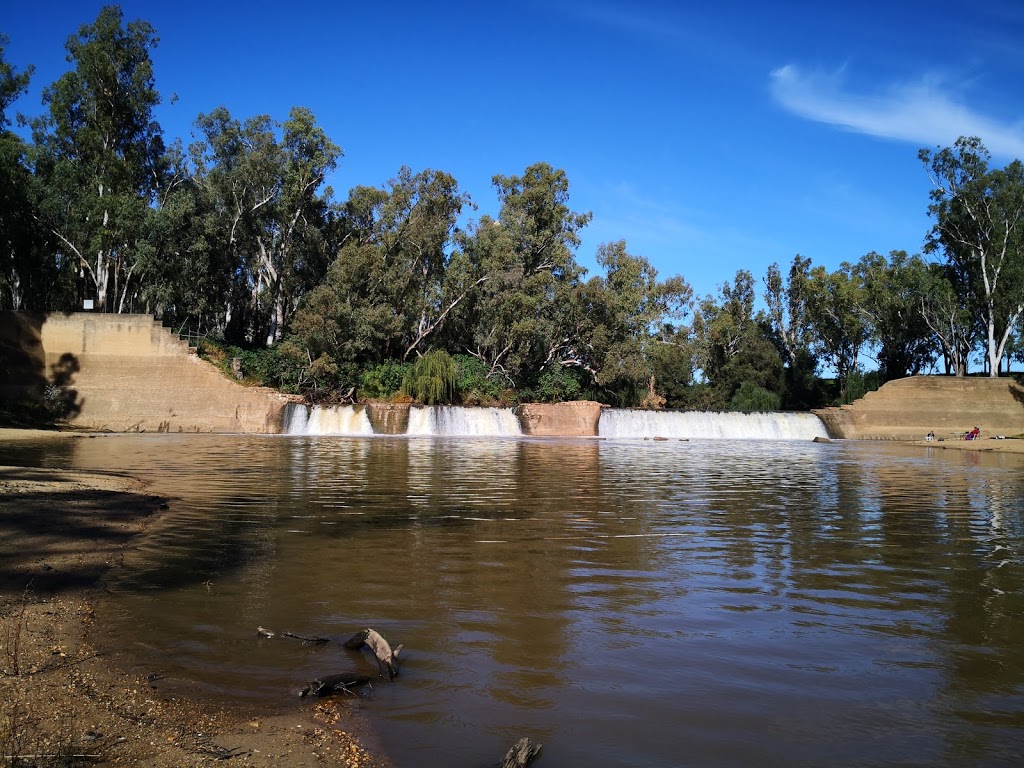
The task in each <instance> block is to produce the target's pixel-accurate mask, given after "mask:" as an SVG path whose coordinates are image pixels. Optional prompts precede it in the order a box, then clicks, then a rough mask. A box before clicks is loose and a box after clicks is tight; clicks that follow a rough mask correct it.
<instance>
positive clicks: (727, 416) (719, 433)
mask: <svg viewBox="0 0 1024 768" xmlns="http://www.w3.org/2000/svg"><path fill="white" fill-rule="evenodd" d="M598 434H599V435H600V436H601V437H633V438H640V437H666V438H676V439H690V438H693V439H700V438H708V439H718V440H813V439H814V438H816V437H828V432H827V431H826V430H825V425H824V424H823V423H822V422H821V419H819V418H818V417H817V416H815V415H814V414H813V413H783V412H778V411H776V412H770V413H741V412H734V411H719V412H707V411H643V410H636V409H628V408H626V409H619V408H606V409H605V410H603V411H602V412H601V419H600V421H599V422H598Z"/></svg>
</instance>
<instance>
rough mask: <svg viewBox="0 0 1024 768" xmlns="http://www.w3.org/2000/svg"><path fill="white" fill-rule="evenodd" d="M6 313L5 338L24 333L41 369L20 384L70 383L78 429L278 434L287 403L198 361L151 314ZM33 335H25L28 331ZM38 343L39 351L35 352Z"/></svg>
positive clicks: (2, 320) (0, 334)
mask: <svg viewBox="0 0 1024 768" xmlns="http://www.w3.org/2000/svg"><path fill="white" fill-rule="evenodd" d="M26 317H29V318H31V317H32V316H26V315H22V314H21V313H13V312H8V313H2V316H0V328H3V329H5V330H0V338H10V337H11V336H12V334H14V333H19V334H20V337H21V338H22V342H21V343H22V346H24V347H26V350H27V351H26V354H25V355H24V356H23V357H24V358H25V359H31V360H33V361H34V363H33V365H34V367H35V368H38V367H39V365H40V363H42V364H43V365H44V366H45V368H44V370H34V371H33V372H32V373H31V375H28V374H26V376H24V377H22V379H23V380H24V381H26V382H30V381H35V380H36V379H38V378H39V377H43V378H44V379H45V380H49V381H53V379H54V376H55V374H59V373H63V375H65V376H67V377H68V378H69V383H68V387H69V389H70V390H72V391H73V392H74V397H75V401H76V403H77V405H78V406H79V408H80V410H79V413H78V414H77V415H76V416H73V417H72V419H71V420H70V424H71V425H72V426H75V427H81V428H84V429H94V430H109V431H112V432H242V433H277V432H280V431H281V419H282V415H283V410H284V406H285V404H286V403H287V402H288V400H289V398H287V397H285V396H283V395H280V394H279V393H277V392H275V391H273V390H269V389H262V388H254V387H243V386H241V385H239V384H236V383H235V382H233V381H230V380H228V379H226V378H225V377H224V376H223V375H222V374H221V372H220V371H219V370H217V368H215V367H214V366H213V365H211V364H210V363H208V362H206V361H204V360H200V359H199V358H198V357H197V356H196V355H195V354H194V353H193V351H192V350H190V349H189V347H188V345H187V344H186V343H185V342H183V341H181V340H180V339H178V338H177V336H175V335H174V334H173V333H171V331H170V329H168V328H163V327H162V326H161V325H160V323H159V322H157V321H155V320H154V319H153V318H152V317H151V316H149V315H114V314H89V313H83V312H80V313H74V314H68V315H65V314H59V313H51V314H49V315H40V316H38V317H37V319H36V320H35V321H33V322H27V323H26V321H25V318H26ZM26 327H27V328H28V329H30V330H31V329H35V330H34V333H35V334H36V335H35V336H34V337H33V334H28V333H27V332H25V328H26ZM34 343H37V344H38V345H39V347H38V348H35V347H33V344H34Z"/></svg>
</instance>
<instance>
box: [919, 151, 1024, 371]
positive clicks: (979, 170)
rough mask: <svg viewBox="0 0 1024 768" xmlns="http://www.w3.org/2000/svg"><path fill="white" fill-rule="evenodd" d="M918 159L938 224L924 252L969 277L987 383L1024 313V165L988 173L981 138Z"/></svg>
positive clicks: (924, 153)
mask: <svg viewBox="0 0 1024 768" xmlns="http://www.w3.org/2000/svg"><path fill="white" fill-rule="evenodd" d="M918 156H919V157H920V159H921V161H922V162H923V163H924V164H925V167H926V168H927V169H928V175H929V178H930V180H931V182H932V186H933V189H932V192H931V199H932V203H931V205H929V206H928V212H929V214H931V216H933V217H934V219H935V225H934V226H933V227H932V230H931V231H930V232H929V234H928V238H927V240H926V244H925V251H926V252H929V253H932V252H935V251H939V250H941V251H942V252H943V253H944V254H945V256H946V259H947V261H948V262H949V263H950V264H951V265H953V266H954V267H955V269H956V270H957V271H958V272H960V273H961V274H963V275H964V276H965V278H966V280H965V284H966V287H967V290H968V291H969V295H970V300H971V304H972V305H973V307H974V311H975V312H977V313H978V315H979V318H980V320H981V324H982V327H983V328H984V332H985V341H986V359H987V362H988V370H989V376H991V377H997V376H999V372H1000V370H1001V368H1002V361H1003V357H1004V355H1005V354H1006V347H1007V343H1008V342H1009V341H1010V339H1011V337H1012V335H1013V332H1014V328H1015V327H1016V326H1017V324H1018V323H1019V322H1020V320H1021V316H1022V314H1024V252H1022V244H1024V165H1022V164H1021V162H1020V161H1019V160H1014V161H1013V162H1011V163H1010V164H1009V165H1007V166H1006V167H1005V168H1002V169H998V168H997V169H990V168H989V160H990V159H991V155H990V154H989V152H988V150H987V149H986V148H985V145H984V144H982V143H981V140H980V139H978V138H977V137H960V138H959V139H957V141H956V142H955V143H954V145H953V146H952V147H946V148H944V149H938V150H935V151H932V150H928V149H922V150H921V151H920V152H919V154H918Z"/></svg>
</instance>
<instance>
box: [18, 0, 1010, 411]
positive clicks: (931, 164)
mask: <svg viewBox="0 0 1024 768" xmlns="http://www.w3.org/2000/svg"><path fill="white" fill-rule="evenodd" d="M5 44H6V39H5V38H2V37H0V152H2V160H0V174H2V177H0V308H4V309H26V310H43V311H49V310H74V309H81V308H82V306H83V301H85V300H91V301H92V302H93V304H94V307H95V309H96V310H97V311H103V312H145V313H154V314H156V315H157V316H160V317H162V318H163V319H164V320H165V321H166V323H167V324H170V325H174V326H178V327H182V326H186V327H188V328H189V329H191V330H192V331H193V332H200V333H202V334H203V335H205V336H206V337H208V338H209V339H216V340H218V342H219V343H220V345H221V347H222V349H226V354H227V355H228V356H236V357H242V359H243V360H242V362H243V370H244V371H245V372H246V373H248V374H250V375H253V376H255V377H257V378H258V379H260V380H261V381H262V382H263V383H266V384H270V385H274V386H278V387H281V388H284V389H287V390H290V391H297V392H303V393H305V394H307V395H309V396H310V397H312V398H314V399H321V400H331V399H342V398H379V397H391V396H395V394H396V393H398V392H401V391H404V392H405V394H406V395H407V396H409V397H414V398H417V399H421V400H434V401H443V400H449V401H451V400H455V401H461V402H469V403H484V402H514V401H516V400H540V401H556V400H564V399H575V398H586V397H589V398H596V399H600V400H602V401H605V402H611V403H614V404H616V405H644V406H662V405H668V406H670V407H693V408H715V409H721V408H734V409H743V410H761V409H777V408H806V407H813V406H817V405H822V404H825V403H827V402H833V401H836V400H844V399H847V400H848V399H849V398H850V397H852V396H854V395H859V394H861V393H862V392H863V390H864V387H865V386H866V385H867V384H866V382H874V383H875V384H877V383H880V382H881V381H884V380H888V379H892V378H897V377H902V376H905V375H908V374H914V373H919V372H924V371H929V370H934V369H936V367H938V368H939V369H940V370H944V371H945V372H947V373H953V374H956V375H965V374H966V372H967V370H968V366H969V363H972V362H973V363H976V362H977V361H981V362H982V365H983V367H984V368H985V369H986V370H987V371H988V372H989V373H990V374H991V375H998V374H999V373H1000V372H1002V371H1005V370H1007V369H1008V366H1009V364H1010V361H1011V360H1016V361H1020V360H1021V359H1022V358H1024V345H1022V341H1021V339H1022V331H1021V315H1022V311H1024V256H1022V252H1021V229H1022V222H1021V216H1022V212H1024V178H1022V166H1021V163H1020V162H1018V161H1014V162H1013V163H1010V164H1009V165H1007V166H1006V167H1004V168H990V166H989V159H990V158H989V154H988V152H987V151H986V149H985V147H984V146H983V145H982V143H981V142H980V141H979V140H978V139H976V138H962V139H960V140H958V141H957V142H956V144H955V145H954V146H953V147H950V148H945V149H938V150H935V151H929V150H922V151H921V153H920V157H921V160H922V161H923V163H924V166H925V168H926V170H927V171H928V173H929V175H930V177H931V179H932V182H933V188H934V189H933V192H932V195H931V201H930V204H929V203H926V202H925V201H922V205H925V204H928V205H929V210H930V212H931V214H932V216H933V219H934V227H933V228H932V229H931V231H930V232H928V233H927V234H926V236H925V237H926V239H925V243H926V244H925V248H924V250H925V252H926V253H927V254H932V255H933V256H932V258H930V259H925V258H923V257H921V256H916V255H915V256H910V255H908V254H906V253H904V252H892V253H890V254H889V255H888V256H883V255H880V254H877V253H869V254H867V255H866V256H863V257H862V258H860V259H859V260H858V261H856V262H851V263H844V264H843V265H841V266H840V267H839V268H838V269H837V270H835V271H829V270H827V269H825V268H824V267H821V266H814V265H813V264H812V262H811V260H810V259H807V258H803V257H801V256H796V257H795V258H794V259H793V262H792V264H790V265H788V266H782V267H780V266H778V265H773V266H772V267H771V268H770V269H769V270H768V273H767V274H766V275H763V276H757V277H755V276H754V275H752V274H751V273H750V272H747V271H740V272H738V273H737V274H736V275H735V277H734V278H732V279H731V280H730V281H728V282H725V283H724V284H722V285H721V287H720V289H719V291H718V293H717V295H714V296H705V297H703V298H699V297H695V296H693V293H692V290H691V288H690V286H689V285H688V284H687V282H686V280H685V279H684V278H683V277H682V276H679V275H676V276H672V277H669V278H665V279H662V278H659V275H658V274H657V271H656V270H655V269H654V267H653V266H652V265H651V264H650V262H648V261H647V260H646V259H645V258H644V257H642V256H640V255H637V254H634V253H631V252H630V251H629V248H628V246H627V245H626V243H625V242H624V241H621V240H620V241H618V242H609V243H605V244H603V245H601V246H599V248H598V251H597V254H596V261H597V263H598V264H599V265H600V268H601V269H602V270H603V273H602V274H599V275H596V276H593V277H588V276H587V275H586V273H585V270H583V269H582V268H581V267H580V266H579V264H578V263H577V261H576V251H577V248H578V246H579V243H580V237H579V233H580V231H581V229H582V228H583V227H585V226H586V225H587V223H588V222H589V221H590V218H591V215H590V214H589V213H581V212H577V211H573V210H572V209H571V207H570V204H569V181H568V179H567V178H566V175H565V173H564V172H563V171H561V170H558V169H556V168H553V167H551V166H550V165H548V164H546V163H537V164H535V165H531V166H530V167H528V168H526V169H524V170H523V171H522V173H520V174H518V175H510V176H504V175H497V176H495V177H494V179H493V183H494V190H495V194H496V195H497V200H498V202H499V203H500V212H499V214H498V216H497V218H491V217H490V216H481V217H479V219H477V220H474V221H471V222H470V223H469V224H468V225H465V226H463V225H462V224H461V222H464V221H465V220H466V217H465V216H464V213H466V212H468V211H470V210H471V209H472V208H473V204H472V202H471V200H470V199H469V197H468V195H466V194H465V193H464V192H462V191H460V190H459V187H458V183H457V182H456V180H455V179H454V178H453V177H452V176H451V175H449V174H447V173H445V172H444V171H439V170H431V169H426V170H421V171H415V170H412V169H409V168H406V167H402V168H401V169H400V170H398V172H397V174H396V175H395V177H394V178H393V179H391V180H390V181H388V182H387V183H385V184H384V185H383V186H381V187H366V186H358V187H355V188H353V189H352V190H351V191H350V192H349V194H348V196H347V198H345V199H344V200H339V199H337V198H335V195H334V191H333V190H332V189H331V188H330V187H328V186H327V185H326V183H325V179H326V177H327V175H328V174H329V173H331V172H332V171H333V170H334V169H335V168H336V166H337V164H338V162H339V160H340V158H341V156H342V152H341V149H340V148H339V147H338V146H337V145H336V144H335V143H334V142H333V141H332V140H331V138H330V137H328V136H327V134H326V133H325V132H324V131H323V129H322V128H321V127H320V126H318V125H317V122H316V118H315V117H314V115H313V113H312V112H311V111H310V110H309V109H306V108H303V107H295V108H293V109H292V110H291V112H290V113H289V114H288V116H287V118H286V119H285V120H284V121H283V122H278V121H276V120H274V119H273V118H271V117H269V116H267V115H259V116H254V117H246V118H239V117H236V116H234V115H231V114H230V113H229V112H228V110H227V109H226V108H223V107H220V108H217V109H215V110H213V111H212V112H210V113H209V114H202V115H199V116H198V117H197V118H196V121H195V129H194V133H193V136H194V141H193V142H192V143H190V144H188V145H187V146H186V145H184V144H183V142H182V141H181V140H180V139H175V140H174V141H172V142H170V143H169V144H168V143H167V142H166V141H165V137H164V134H163V131H162V129H161V127H160V125H159V124H158V123H157V122H156V120H155V119H154V108H155V107H156V106H157V105H158V104H159V103H160V95H159V93H158V91H157V90H156V84H155V79H154V75H153V69H152V62H151V59H150V54H151V52H152V50H153V49H154V48H155V46H156V44H157V38H156V33H155V30H154V29H153V28H152V26H150V25H149V24H148V23H146V22H145V21H132V22H126V21H125V19H124V17H123V15H122V12H121V10H120V8H118V7H117V6H109V7H106V8H104V9H103V10H102V11H101V12H100V14H99V16H98V17H97V19H96V20H95V21H94V22H92V23H91V24H86V25H84V26H82V27H81V28H80V29H79V30H78V32H77V33H75V34H74V35H72V36H71V37H69V38H68V42H67V57H68V61H69V62H70V65H71V68H70V70H69V71H68V72H67V73H66V74H64V75H63V76H61V77H60V78H59V79H58V80H57V81H56V82H54V83H52V84H51V85H50V86H49V87H47V88H46V89H45V90H44V92H43V111H42V114H41V115H39V116H37V117H30V118H25V120H26V124H27V125H28V126H29V127H30V128H31V140H29V141H26V140H25V139H23V138H22V137H21V136H20V135H18V134H17V133H16V132H14V131H12V130H11V117H12V116H11V115H10V114H8V109H9V108H10V107H11V105H12V103H13V102H14V101H15V100H16V99H17V98H18V97H19V96H20V95H21V94H23V93H24V92H25V90H26V88H27V86H28V82H29V79H30V77H31V75H32V72H33V69H32V67H31V66H28V65H27V64H25V65H23V66H22V67H21V68H20V69H19V68H18V67H14V66H12V65H11V64H10V63H8V62H7V61H6V60H5V59H4V45H5ZM923 234H924V233H923ZM759 293H760V294H761V296H762V297H763V306H764V307H765V308H764V309H757V308H755V304H756V299H757V295H758V294H759ZM758 306H762V305H758ZM221 354H225V352H221ZM864 359H873V360H875V361H877V371H872V372H871V373H869V374H865V372H864V371H862V370H861V368H860V361H861V360H864ZM822 371H829V372H834V373H835V376H836V378H835V380H834V382H832V383H831V384H828V385H827V383H826V382H823V381H822V379H821V378H819V376H820V373H821V372H822Z"/></svg>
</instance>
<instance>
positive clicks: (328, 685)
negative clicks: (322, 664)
mask: <svg viewBox="0 0 1024 768" xmlns="http://www.w3.org/2000/svg"><path fill="white" fill-rule="evenodd" d="M369 682H370V678H369V677H368V676H366V675H359V674H356V673H355V672H341V673H340V674H337V675H324V676H323V677H318V678H317V679H316V680H310V681H309V682H308V683H306V687H305V688H303V689H302V690H301V691H300V692H299V696H300V697H302V698H305V697H306V696H319V697H323V696H333V695H334V694H336V693H347V694H348V695H350V696H356V695H357V694H356V689H357V688H362V687H363V686H364V685H367V684H368V683H369Z"/></svg>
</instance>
